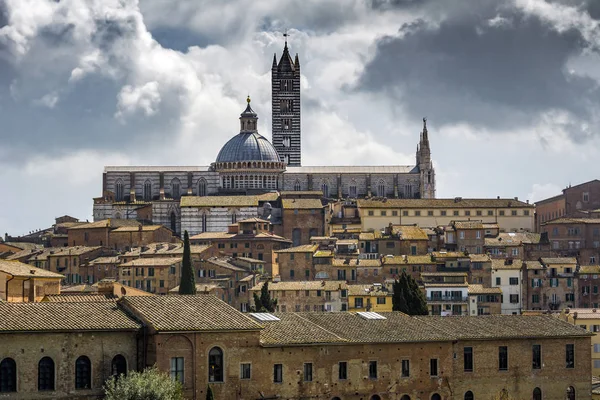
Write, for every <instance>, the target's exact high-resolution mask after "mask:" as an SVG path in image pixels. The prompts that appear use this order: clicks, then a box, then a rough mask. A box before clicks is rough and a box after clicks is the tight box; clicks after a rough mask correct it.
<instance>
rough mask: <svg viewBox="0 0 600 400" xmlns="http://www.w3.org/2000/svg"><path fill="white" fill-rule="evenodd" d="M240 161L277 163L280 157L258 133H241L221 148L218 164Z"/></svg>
mask: <svg viewBox="0 0 600 400" xmlns="http://www.w3.org/2000/svg"><path fill="white" fill-rule="evenodd" d="M238 161H275V162H279V161H280V160H279V155H278V154H277V150H275V147H273V145H272V144H271V143H270V142H269V141H268V140H267V139H266V138H265V137H264V136H262V135H260V134H259V133H258V132H256V131H248V132H244V131H242V132H240V133H239V134H237V135H236V136H234V137H233V138H231V139H230V140H229V141H228V142H227V143H225V146H223V148H221V151H220V152H219V155H218V156H217V163H223V162H238Z"/></svg>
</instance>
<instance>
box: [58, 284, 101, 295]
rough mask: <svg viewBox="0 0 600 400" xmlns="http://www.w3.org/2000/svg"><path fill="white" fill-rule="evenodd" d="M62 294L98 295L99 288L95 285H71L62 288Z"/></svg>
mask: <svg viewBox="0 0 600 400" xmlns="http://www.w3.org/2000/svg"><path fill="white" fill-rule="evenodd" d="M60 292H61V293H65V294H67V293H98V287H97V286H94V285H88V284H85V283H84V284H81V285H70V286H62V287H61V288H60Z"/></svg>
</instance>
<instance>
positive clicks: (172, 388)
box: [104, 367, 183, 400]
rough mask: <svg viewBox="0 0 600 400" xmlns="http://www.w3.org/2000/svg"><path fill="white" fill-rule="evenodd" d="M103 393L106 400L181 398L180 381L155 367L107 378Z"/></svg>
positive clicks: (174, 399)
mask: <svg viewBox="0 0 600 400" xmlns="http://www.w3.org/2000/svg"><path fill="white" fill-rule="evenodd" d="M104 393H105V395H106V397H105V399H106V400H183V392H182V388H181V383H179V382H177V381H174V380H173V379H171V377H170V376H169V375H167V374H165V373H162V372H160V371H159V370H158V369H156V368H155V367H153V368H148V369H146V370H144V371H142V372H137V371H129V372H128V374H127V376H120V377H119V378H114V377H113V378H111V379H109V380H108V381H106V383H105V384H104Z"/></svg>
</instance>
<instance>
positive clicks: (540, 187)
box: [527, 183, 562, 203]
mask: <svg viewBox="0 0 600 400" xmlns="http://www.w3.org/2000/svg"><path fill="white" fill-rule="evenodd" d="M561 193H562V189H561V188H559V187H558V186H557V185H555V184H552V183H534V184H533V186H532V187H531V191H530V192H529V193H528V194H527V199H528V200H529V201H530V202H532V203H535V202H536V201H539V200H544V199H547V198H550V197H554V196H558V195H559V194H561Z"/></svg>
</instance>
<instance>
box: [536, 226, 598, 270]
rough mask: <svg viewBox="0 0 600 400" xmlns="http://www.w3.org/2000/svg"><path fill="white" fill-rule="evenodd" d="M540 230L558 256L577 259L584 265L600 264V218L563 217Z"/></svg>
mask: <svg viewBox="0 0 600 400" xmlns="http://www.w3.org/2000/svg"><path fill="white" fill-rule="evenodd" d="M540 230H541V232H543V234H544V236H546V237H547V238H548V240H549V243H550V244H551V246H552V251H553V252H555V253H556V254H557V255H559V256H562V257H577V258H578V259H579V261H580V262H581V263H584V264H591V265H593V264H598V263H600V218H562V217H561V218H557V219H554V220H551V221H548V222H544V223H542V224H541V227H540Z"/></svg>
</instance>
